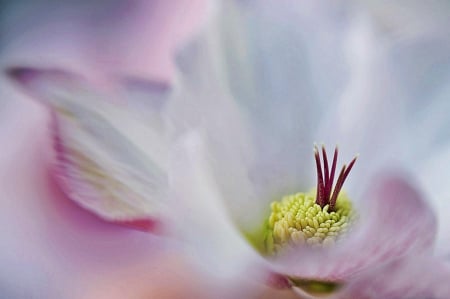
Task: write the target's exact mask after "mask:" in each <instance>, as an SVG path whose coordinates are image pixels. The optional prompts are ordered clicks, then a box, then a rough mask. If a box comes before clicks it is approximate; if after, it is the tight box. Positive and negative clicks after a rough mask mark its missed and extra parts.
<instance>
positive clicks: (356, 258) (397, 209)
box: [274, 173, 436, 280]
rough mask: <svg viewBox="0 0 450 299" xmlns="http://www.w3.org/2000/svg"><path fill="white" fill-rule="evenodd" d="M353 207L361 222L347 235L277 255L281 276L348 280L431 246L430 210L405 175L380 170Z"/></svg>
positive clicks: (432, 225)
mask: <svg viewBox="0 0 450 299" xmlns="http://www.w3.org/2000/svg"><path fill="white" fill-rule="evenodd" d="M365 194H366V196H365V197H364V198H363V203H364V205H361V207H357V208H358V209H359V213H360V222H359V223H358V224H357V226H355V227H354V230H353V231H350V233H349V237H348V238H347V239H344V240H342V242H341V243H340V244H339V243H338V244H337V245H336V246H334V247H332V248H330V249H323V250H322V249H317V250H312V249H310V248H307V247H300V248H298V249H296V250H295V252H292V253H291V254H289V255H287V256H286V257H282V258H280V259H279V260H275V261H274V262H275V263H274V265H275V269H276V270H277V271H278V272H279V273H284V274H286V275H290V276H295V277H301V278H313V279H319V280H347V279H350V278H351V277H352V276H355V275H356V274H358V273H359V272H361V271H363V270H367V269H370V268H372V267H376V266H381V265H383V264H385V263H389V262H391V261H393V260H395V259H398V258H400V257H403V256H406V255H408V254H411V253H420V252H427V251H428V250H430V249H431V247H432V245H433V241H434V238H435V234H436V221H435V218H434V215H433V213H432V211H431V210H430V209H429V207H428V206H427V205H426V203H425V202H424V201H423V200H422V198H421V196H420V194H419V193H418V192H417V190H416V189H415V188H414V187H413V186H411V184H410V183H409V182H408V181H407V178H405V177H404V176H401V175H395V174H392V173H385V174H384V175H381V176H379V177H377V178H376V181H375V182H374V183H373V185H371V186H370V188H369V189H368V192H366V193H365Z"/></svg>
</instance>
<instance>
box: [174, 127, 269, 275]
mask: <svg viewBox="0 0 450 299" xmlns="http://www.w3.org/2000/svg"><path fill="white" fill-rule="evenodd" d="M171 157H172V158H171V167H170V171H169V184H170V186H173V188H171V194H170V195H171V196H170V197H171V199H172V200H173V206H172V213H171V214H172V215H173V216H174V217H175V218H176V219H174V221H172V224H173V229H174V231H175V232H176V234H177V235H178V236H179V237H180V239H182V240H183V241H184V242H185V243H187V244H188V246H189V248H190V251H189V252H190V255H192V256H194V257H195V258H196V259H198V260H199V261H200V263H199V264H200V265H201V266H202V267H203V269H204V271H206V273H210V274H211V275H213V276H212V277H211V278H213V277H214V278H217V277H219V278H221V279H222V282H223V283H227V282H229V281H238V280H239V279H242V278H243V277H244V276H248V275H250V276H251V277H252V280H253V279H254V280H259V279H262V277H264V275H267V272H264V271H261V270H262V268H261V265H263V259H262V258H261V257H260V256H259V254H258V253H257V252H256V251H254V250H253V248H252V247H251V246H250V244H249V243H248V242H247V241H246V240H245V239H244V238H243V237H242V235H241V233H240V232H239V231H238V228H237V227H236V226H235V225H234V224H233V222H232V221H231V219H230V216H229V212H228V210H227V208H226V205H225V202H226V199H225V198H224V197H223V196H224V195H225V194H224V193H221V192H220V188H219V187H218V185H219V184H220V178H219V177H218V176H216V175H215V173H214V170H213V168H212V165H213V163H214V162H213V161H211V160H210V159H211V156H210V155H209V152H208V146H207V141H206V140H205V137H204V134H202V133H200V132H191V133H188V134H187V135H186V136H185V137H183V138H182V139H181V141H180V143H179V146H178V147H177V148H175V149H174V150H173V152H172V153H171ZM180 217H182V218H183V221H179V218H180ZM258 265H259V266H258ZM266 269H267V268H266Z"/></svg>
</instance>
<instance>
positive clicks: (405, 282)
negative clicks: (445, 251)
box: [336, 256, 450, 299]
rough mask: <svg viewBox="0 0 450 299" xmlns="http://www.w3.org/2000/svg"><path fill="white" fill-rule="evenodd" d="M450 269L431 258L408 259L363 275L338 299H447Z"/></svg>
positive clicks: (345, 289)
mask: <svg viewBox="0 0 450 299" xmlns="http://www.w3.org/2000/svg"><path fill="white" fill-rule="evenodd" d="M449 281H450V267H448V265H445V264H444V263H442V261H439V260H437V259H435V258H432V257H427V256H410V257H407V258H405V259H401V260H397V261H394V262H391V263H387V264H385V265H383V266H380V267H377V268H376V269H374V270H372V271H370V272H368V273H365V274H363V275H361V276H360V277H358V278H357V279H355V280H354V281H352V282H351V283H350V284H348V285H347V286H345V287H344V288H343V289H342V291H341V292H339V293H338V294H337V295H336V297H337V298H342V299H344V298H355V299H397V298H402V299H417V298H430V299H446V298H449V297H450V285H449V283H448V282H449Z"/></svg>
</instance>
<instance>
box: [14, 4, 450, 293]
mask: <svg viewBox="0 0 450 299" xmlns="http://www.w3.org/2000/svg"><path fill="white" fill-rule="evenodd" d="M288 4H289V2H286V3H284V2H283V3H277V6H276V7H275V6H274V4H272V5H271V4H270V3H266V2H265V1H263V2H261V3H240V4H239V5H237V6H234V4H232V3H231V2H230V3H229V2H226V3H223V6H224V7H223V10H222V11H221V12H222V13H221V15H220V16H219V17H218V19H215V20H211V24H210V27H208V28H207V30H205V32H203V35H201V36H200V37H199V38H198V39H197V40H196V41H195V42H193V43H192V44H190V45H189V47H187V49H186V50H185V51H184V52H183V54H182V55H181V56H180V60H179V66H180V69H179V71H180V75H181V76H180V77H179V82H178V84H179V85H178V90H175V91H174V94H173V95H172V96H170V97H169V98H168V99H167V101H164V102H159V101H156V102H155V103H153V104H151V105H150V106H146V107H144V108H141V109H140V111H134V112H133V113H132V114H130V113H129V111H126V110H125V111H124V109H123V108H118V107H117V106H115V105H113V104H110V103H106V102H105V101H101V100H97V99H98V98H99V97H105V94H106V95H107V96H111V95H115V94H116V92H117V91H116V90H113V91H114V92H113V93H111V92H110V91H107V92H106V93H99V92H98V91H96V90H93V89H94V88H92V86H91V85H90V84H89V83H86V81H84V80H79V79H78V78H77V77H76V76H73V75H70V74H67V73H60V72H55V71H44V72H39V71H35V70H30V69H24V68H20V69H13V70H10V74H11V75H12V76H13V77H15V78H16V79H18V80H19V81H20V82H21V83H22V84H24V85H26V86H27V87H28V89H29V90H32V91H33V92H34V94H35V95H38V96H40V97H41V98H42V99H43V100H46V101H47V102H48V103H50V104H51V106H52V108H53V111H54V112H55V113H56V115H57V123H58V131H57V134H56V137H57V138H56V145H57V150H58V153H59V154H60V156H59V158H58V159H57V162H58V169H59V171H61V174H62V175H60V177H61V178H62V179H63V183H64V184H65V185H66V192H67V191H68V192H69V194H70V195H71V197H72V198H73V199H74V200H76V201H77V202H79V203H80V204H82V205H84V206H85V207H87V208H88V209H90V210H92V211H94V212H95V213H96V214H98V215H100V216H101V217H103V218H106V219H109V220H113V221H121V222H123V221H131V220H133V221H134V220H136V219H137V220H141V219H154V218H158V219H159V218H162V219H166V220H167V219H170V220H171V221H168V223H169V226H170V227H169V230H170V231H171V233H172V234H174V235H175V236H177V238H180V239H182V240H183V241H184V242H185V244H189V245H190V246H191V248H192V249H193V252H194V253H195V254H197V255H198V256H199V257H200V258H199V260H202V261H203V265H204V266H205V268H209V269H213V271H211V272H214V274H216V275H219V276H221V278H223V279H224V280H225V279H230V278H231V277H234V276H235V275H236V274H237V273H243V272H245V273H246V275H247V276H250V277H251V279H253V280H258V279H261V278H263V277H264V276H265V275H267V271H269V272H270V273H274V274H275V276H272V279H273V280H272V281H274V280H276V281H277V282H278V283H279V284H283V283H284V286H293V287H294V289H295V291H297V292H299V293H300V294H301V295H303V296H308V295H311V296H312V293H313V291H317V289H314V288H315V287H316V286H319V287H320V288H319V290H318V291H321V292H324V291H329V290H330V289H332V291H335V287H341V288H340V289H339V290H338V291H336V293H333V295H336V296H340V297H343V298H345V297H349V296H350V297H352V298H354V297H357V298H373V297H374V296H377V297H382V298H390V297H398V296H402V297H407V298H408V297H409V298H414V297H417V296H433V297H442V298H445V297H446V296H447V295H448V294H449V290H448V289H447V286H446V285H445V284H444V283H442V281H445V279H443V278H448V274H449V273H448V269H447V268H445V266H444V265H443V264H441V263H442V262H441V261H439V260H438V259H436V258H434V257H433V255H432V254H430V251H431V249H432V244H433V242H434V238H435V230H436V223H435V219H434V215H433V213H432V211H431V210H430V208H429V206H428V204H427V203H426V202H425V201H424V197H423V196H422V195H421V194H420V193H419V192H418V189H420V188H419V187H420V184H421V183H420V181H415V178H414V177H413V176H412V175H411V173H412V174H416V172H420V170H419V169H420V168H419V167H420V166H419V165H420V164H421V163H422V162H421V160H419V158H418V157H419V156H420V153H414V152H413V151H412V150H411V149H416V148H418V146H416V145H417V140H416V138H417V136H410V135H411V134H408V132H409V131H408V130H409V127H408V125H409V124H410V123H409V121H410V119H408V116H409V115H410V114H412V113H414V111H415V110H414V109H413V108H414V107H415V106H414V105H416V103H413V104H414V105H411V100H410V99H411V97H412V95H414V94H413V93H411V91H409V90H403V88H402V83H403V82H400V81H401V80H405V81H406V82H408V81H407V80H413V81H414V80H418V79H417V78H414V77H413V76H409V75H405V76H404V77H400V78H401V80H400V79H399V78H398V77H397V76H395V75H394V74H395V73H397V72H401V71H403V68H402V67H403V66H402V65H400V66H398V65H397V64H395V65H392V64H391V63H392V62H395V59H394V58H396V55H397V53H396V51H398V49H402V50H404V49H406V50H408V49H410V48H409V47H410V46H409V45H408V43H406V45H405V44H402V42H399V44H397V43H396V40H395V39H389V38H388V39H386V40H383V39H382V38H381V37H380V36H379V35H378V34H377V33H376V28H378V27H377V26H376V25H374V23H372V19H373V18H374V17H373V16H367V15H366V14H367V13H372V11H370V10H369V11H368V12H367V11H365V10H364V8H358V7H356V8H355V6H352V5H349V6H347V7H341V6H338V5H337V4H334V5H331V6H323V5H322V4H321V3H320V2H319V3H317V4H305V3H301V5H300V8H299V9H296V6H295V7H292V6H287V5H288ZM290 4H292V3H290ZM284 5H286V6H284ZM352 9H354V11H353V10H352ZM280 12H282V13H283V14H280ZM281 16H282V18H283V19H282V20H280V17H281ZM382 16H383V14H382ZM383 24H384V23H383ZM389 25H391V24H389ZM394 25H396V24H394ZM262 28H264V30H262ZM396 29H397V27H395V26H394V27H393V29H392V28H390V29H388V30H392V31H390V32H389V33H392V34H395V33H396ZM427 30H428V31H426V33H427V34H429V32H430V31H431V32H432V33H436V32H435V31H434V28H431V29H427ZM286 32H288V33H290V34H286ZM437 33H439V32H437ZM408 34H411V36H409V38H410V39H409V40H408V42H410V41H418V42H420V41H421V40H422V38H423V35H422V34H423V33H418V32H416V31H414V30H412V31H411V32H408ZM381 36H382V35H381ZM439 37H440V36H439V35H437V38H439ZM331 50H332V51H331ZM438 54H442V53H441V52H439V53H438ZM412 56H413V57H416V56H415V55H412ZM439 58H440V56H439V55H436V56H435V57H433V62H434V61H435V60H434V59H436V61H439ZM406 60H407V59H406ZM307 63H309V65H307ZM397 68H398V69H397ZM423 68H424V69H425V70H429V69H428V68H427V65H425V66H424V67H423ZM224 70H225V71H228V72H224ZM399 70H400V71H399ZM418 81H419V82H420V80H418ZM55 83H56V85H55ZM403 84H405V83H403ZM55 86H57V88H55ZM74 94H75V95H76V96H74ZM86 95H88V97H87V96H86ZM159 98H160V97H159ZM337 98H339V99H340V100H339V101H338V100H336V99H337ZM79 99H83V101H80V100H79ZM87 100H90V101H89V102H86V101H87ZM234 100H235V101H234ZM160 103H162V104H160ZM438 104H439V102H438ZM142 112H144V115H145V116H147V117H146V118H145V117H142ZM148 115H151V118H150V117H148ZM414 120H415V121H417V119H414ZM427 133H428V131H427ZM410 137H411V138H410ZM315 138H323V139H324V141H325V142H326V143H327V144H335V143H338V142H339V143H340V144H341V149H343V150H344V151H351V152H360V153H361V160H360V161H359V167H358V168H356V169H354V173H352V177H351V178H349V179H348V184H347V187H348V195H349V198H350V200H352V201H353V204H354V205H355V209H356V210H357V211H358V217H359V219H358V222H357V223H356V224H353V229H354V231H352V232H350V233H348V236H346V237H347V238H346V239H344V240H343V241H342V242H340V243H339V244H336V245H335V246H331V247H330V248H320V249H317V248H312V247H310V246H298V247H295V250H293V251H290V252H288V253H287V254H286V255H281V256H269V257H263V256H262V255H259V254H257V252H256V250H254V249H253V248H252V247H251V246H250V243H249V242H248V241H247V240H246V239H245V238H244V235H245V236H246V237H247V239H250V240H251V242H252V243H253V244H256V247H258V245H259V244H261V238H262V237H263V234H262V233H261V227H263V224H264V220H265V218H266V217H267V214H268V213H267V212H268V208H269V202H270V201H272V200H274V199H278V198H279V197H281V196H284V195H288V194H291V193H292V192H298V191H307V190H309V189H310V188H312V187H314V186H315V183H313V179H312V177H313V173H312V171H311V169H312V167H310V166H311V163H312V159H310V155H311V151H310V149H311V147H310V145H311V144H312V143H313V139H315ZM409 139H412V140H409ZM173 144H176V146H173ZM417 150H418V149H417ZM168 152H169V153H170V154H169V155H168V156H166V154H167V153H168ZM405 153H406V154H405ZM344 156H346V152H344ZM393 164H397V165H399V166H402V168H406V171H411V172H410V173H408V175H405V174H404V172H400V173H399V172H393V171H391V169H392V168H393V166H392V165H393ZM130 166H131V167H130ZM386 166H389V167H388V168H387V167H386ZM431 174H432V173H431ZM427 175H430V172H427ZM366 186H368V187H367V188H365V187H366ZM105 195H106V196H105ZM130 199H133V200H130ZM163 199H164V200H165V203H164V201H163ZM320 208H323V207H322V206H320ZM166 223H167V222H166ZM263 254H264V253H263ZM266 254H267V253H266ZM200 264H201V263H200ZM249 267H251V268H249ZM249 269H250V270H249ZM421 269H427V270H429V271H430V277H432V278H431V279H430V280H425V281H421V283H417V278H418V277H420V270H421ZM380 273H381V274H380ZM380 276H381V279H380V278H379V277H380ZM239 277H240V276H239ZM376 277H378V279H375V278H376ZM441 279H442V280H441ZM380 285H381V286H383V290H380V291H379V292H378V293H376V294H375V293H373V292H374V286H375V287H379V286H380ZM324 288H325V289H324Z"/></svg>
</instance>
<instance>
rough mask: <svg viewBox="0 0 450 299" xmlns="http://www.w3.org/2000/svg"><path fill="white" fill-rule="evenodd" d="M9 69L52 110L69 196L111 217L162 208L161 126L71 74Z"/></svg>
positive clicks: (58, 163) (149, 214) (59, 161)
mask: <svg viewBox="0 0 450 299" xmlns="http://www.w3.org/2000/svg"><path fill="white" fill-rule="evenodd" d="M9 74H10V76H11V77H12V78H13V79H15V80H16V81H17V82H19V83H20V84H21V85H22V86H23V87H25V89H26V90H27V91H28V92H30V93H31V95H33V96H34V97H36V98H38V99H40V100H42V101H43V102H44V103H45V104H47V105H49V107H50V108H51V109H52V112H53V113H54V115H55V123H54V124H53V127H52V130H53V132H52V133H53V135H54V143H55V150H56V168H57V174H58V175H59V177H60V179H61V181H62V183H63V185H64V187H65V191H66V192H67V193H68V194H69V196H70V197H71V198H72V199H73V200H75V201H76V202H77V203H79V204H80V205H82V206H83V207H86V208H87V209H89V210H91V211H93V212H94V213H96V214H97V215H99V216H101V217H103V218H105V219H109V220H119V221H129V220H136V219H148V218H149V217H152V216H155V215H157V214H158V213H159V212H160V211H161V198H162V196H163V194H164V192H165V191H164V190H165V188H166V177H165V171H166V169H165V168H166V161H167V157H166V152H167V149H166V145H167V144H166V140H165V137H164V130H161V128H155V127H153V126H151V125H149V121H147V122H146V123H144V122H142V121H140V120H139V119H137V118H135V117H134V116H133V114H132V113H130V112H128V111H127V110H126V109H125V107H123V106H120V105H116V104H114V103H112V100H111V98H108V100H106V99H105V97H106V96H107V95H101V94H99V92H98V91H96V90H93V88H92V87H91V86H89V85H88V84H87V83H86V82H83V80H82V79H80V78H78V77H76V76H75V75H72V74H69V73H65V72H61V71H53V70H35V69H26V68H16V69H11V70H10V71H9ZM108 101H109V102H108ZM157 129H159V130H157Z"/></svg>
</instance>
